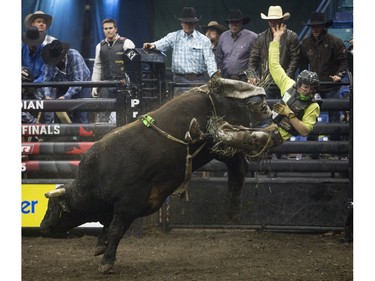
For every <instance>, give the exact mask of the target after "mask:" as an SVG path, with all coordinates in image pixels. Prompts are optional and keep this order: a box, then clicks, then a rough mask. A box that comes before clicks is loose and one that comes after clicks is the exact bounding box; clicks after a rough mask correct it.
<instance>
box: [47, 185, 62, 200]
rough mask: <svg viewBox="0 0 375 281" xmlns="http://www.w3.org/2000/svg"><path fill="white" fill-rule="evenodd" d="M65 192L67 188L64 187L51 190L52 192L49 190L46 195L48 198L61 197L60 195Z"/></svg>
mask: <svg viewBox="0 0 375 281" xmlns="http://www.w3.org/2000/svg"><path fill="white" fill-rule="evenodd" d="M65 192H66V190H65V188H64V187H62V188H58V189H54V190H51V191H50V192H47V193H46V194H44V196H45V197H46V198H53V197H59V196H61V195H63V194H65Z"/></svg>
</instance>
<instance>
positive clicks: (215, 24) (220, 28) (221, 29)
mask: <svg viewBox="0 0 375 281" xmlns="http://www.w3.org/2000/svg"><path fill="white" fill-rule="evenodd" d="M200 28H201V29H202V30H203V33H206V32H207V29H214V30H216V31H217V32H218V33H219V34H221V33H223V32H224V31H226V30H227V28H226V27H225V26H223V25H221V24H219V23H218V22H217V21H210V22H209V23H208V25H200Z"/></svg>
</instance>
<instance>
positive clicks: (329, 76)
mask: <svg viewBox="0 0 375 281" xmlns="http://www.w3.org/2000/svg"><path fill="white" fill-rule="evenodd" d="M332 23H333V21H332V20H326V19H325V16H324V13H321V12H313V13H311V16H310V19H309V21H308V22H307V23H306V25H307V26H309V27H310V30H311V35H310V36H308V37H306V38H304V39H303V40H302V42H301V48H302V62H301V70H303V69H309V70H311V71H315V72H316V73H317V74H318V77H319V80H320V81H321V82H331V83H332V84H330V85H327V84H326V85H324V84H323V85H321V86H320V87H319V93H320V95H321V96H322V98H323V100H324V99H325V98H328V99H338V98H340V88H341V85H334V83H333V82H341V79H342V78H344V77H345V75H346V70H347V61H346V57H345V45H344V42H343V41H342V40H341V39H340V38H338V37H336V36H334V35H332V34H329V33H328V32H327V28H328V27H330V26H331V25H332ZM328 116H329V122H340V112H339V111H330V112H329V113H328ZM311 138H313V137H311ZM311 138H310V139H309V140H311ZM314 139H317V138H315V136H314ZM330 140H340V137H339V136H330Z"/></svg>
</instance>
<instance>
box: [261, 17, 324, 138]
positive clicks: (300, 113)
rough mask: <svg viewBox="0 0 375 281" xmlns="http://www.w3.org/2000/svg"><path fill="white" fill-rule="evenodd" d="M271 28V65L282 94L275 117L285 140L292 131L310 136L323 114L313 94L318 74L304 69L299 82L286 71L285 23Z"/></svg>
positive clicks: (317, 83)
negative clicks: (282, 51) (283, 64)
mask: <svg viewBox="0 0 375 281" xmlns="http://www.w3.org/2000/svg"><path fill="white" fill-rule="evenodd" d="M272 29H274V30H273V31H274V37H273V41H272V42H270V46H269V57H268V59H269V67H270V73H271V75H272V78H273V79H274V81H275V83H276V85H277V86H278V87H279V89H280V92H281V97H282V101H281V102H278V103H276V104H275V105H274V107H273V111H274V116H273V121H274V122H275V123H276V124H277V125H278V126H279V131H280V133H281V136H282V138H283V140H284V141H285V140H288V139H289V138H290V137H291V136H292V135H301V136H307V135H308V134H309V133H310V132H311V131H312V129H313V127H314V125H315V123H316V121H317V118H318V116H319V114H320V106H319V104H318V102H317V100H315V97H314V94H315V93H316V91H317V89H318V87H319V84H320V82H319V78H318V75H317V74H316V73H315V72H312V71H308V70H304V71H302V72H301V73H300V74H299V75H298V76H297V81H296V82H295V81H294V80H293V79H292V78H290V77H289V76H288V75H287V74H286V73H285V71H284V69H283V68H282V67H281V65H280V62H279V57H280V51H279V50H280V38H281V35H282V34H283V33H284V32H285V30H286V25H284V24H281V25H280V26H275V27H274V28H272ZM275 115H277V116H275Z"/></svg>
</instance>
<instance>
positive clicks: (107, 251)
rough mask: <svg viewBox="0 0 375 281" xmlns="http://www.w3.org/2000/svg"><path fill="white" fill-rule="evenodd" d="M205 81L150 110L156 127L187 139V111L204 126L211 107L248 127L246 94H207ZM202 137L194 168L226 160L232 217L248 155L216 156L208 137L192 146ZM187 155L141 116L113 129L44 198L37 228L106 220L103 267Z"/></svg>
mask: <svg viewBox="0 0 375 281" xmlns="http://www.w3.org/2000/svg"><path fill="white" fill-rule="evenodd" d="M205 87H206V86H202V87H199V88H193V89H192V90H190V91H188V92H186V93H184V94H183V95H181V96H179V97H177V98H175V99H173V100H171V101H169V102H167V103H165V104H164V105H163V106H161V107H160V108H159V109H157V110H155V111H153V112H150V113H148V115H149V116H151V117H152V118H153V119H154V120H155V125H156V126H157V127H158V128H159V129H161V130H162V131H164V132H165V133H168V134H170V135H172V136H173V137H175V138H176V139H179V140H185V134H186V132H187V130H188V129H189V125H190V122H191V120H192V118H196V119H197V121H198V123H199V124H200V129H201V130H202V131H203V132H205V131H206V126H207V122H208V120H209V118H210V117H212V116H213V115H214V114H215V113H216V114H217V116H220V117H224V120H225V121H227V122H229V123H230V124H237V125H243V126H249V121H250V120H249V112H248V108H247V106H246V105H245V103H244V102H243V101H241V100H239V99H232V98H228V97H223V96H222V95H219V94H210V95H208V94H207V93H204V92H203V91H202V89H203V88H205ZM205 89H206V88H205ZM210 97H211V98H210ZM203 143H205V145H204V146H203V148H202V149H201V150H200V151H199V152H198V153H197V154H196V155H195V157H194V158H193V160H192V170H193V171H194V170H196V169H198V168H200V167H202V166H203V165H205V164H206V163H208V162H210V161H211V160H212V159H218V160H220V161H223V162H224V163H225V164H226V165H227V168H228V196H227V198H228V200H227V203H228V214H229V216H230V217H232V218H233V217H234V216H236V215H238V214H239V209H240V193H241V189H242V186H243V183H244V179H245V175H246V172H247V164H246V160H245V157H244V156H243V155H240V154H236V155H235V156H233V157H230V158H224V157H220V156H219V155H215V154H213V153H212V151H211V150H210V148H211V147H212V145H213V143H212V142H210V141H207V140H200V141H197V142H195V143H193V144H190V153H191V154H193V153H194V152H195V151H196V150H197V149H198V148H199V147H201V145H202V144H203ZM186 155H187V150H186V146H185V145H183V144H181V143H179V142H177V141H174V140H171V139H170V138H167V137H166V136H164V135H163V134H161V133H160V132H158V131H157V130H156V129H155V128H153V127H146V126H145V125H144V124H143V122H142V121H141V120H136V121H135V122H133V123H130V124H127V125H125V126H122V127H119V128H117V129H115V130H113V131H112V132H110V133H108V134H107V135H105V136H104V137H103V138H102V139H101V140H99V141H97V142H96V143H95V144H94V145H93V146H92V147H91V149H89V150H88V151H87V152H86V153H84V154H83V156H82V159H81V162H80V166H79V169H78V172H77V175H76V178H75V180H74V181H73V182H72V183H71V184H66V185H64V186H62V187H61V188H59V189H58V190H60V189H61V190H63V191H65V192H62V193H63V194H60V195H58V196H57V197H54V198H50V199H49V202H48V210H47V212H46V214H45V217H44V219H43V221H42V222H41V226H40V230H41V233H42V234H44V235H52V234H54V233H62V232H66V231H68V230H71V229H73V228H74V227H76V226H79V225H81V224H83V223H86V222H97V221H99V222H100V223H101V224H102V225H103V226H104V227H103V229H102V232H101V234H100V235H99V237H98V242H97V245H96V248H95V249H96V250H95V255H100V254H103V257H102V259H101V262H100V266H99V270H100V271H101V272H108V271H109V270H110V269H111V268H112V267H113V264H114V261H115V256H116V251H117V247H118V244H119V242H120V240H121V239H122V237H123V236H124V234H125V232H126V231H127V230H128V228H129V226H130V225H131V223H132V222H133V221H134V219H136V218H138V217H142V216H147V215H150V214H152V213H154V212H155V211H157V210H158V209H159V208H160V207H161V206H162V204H163V202H164V200H165V199H166V198H167V196H169V195H170V194H172V193H173V192H174V191H175V190H176V189H177V188H178V186H179V185H180V184H181V183H182V182H183V181H184V179H185V162H186Z"/></svg>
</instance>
